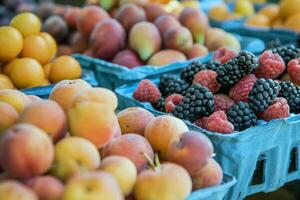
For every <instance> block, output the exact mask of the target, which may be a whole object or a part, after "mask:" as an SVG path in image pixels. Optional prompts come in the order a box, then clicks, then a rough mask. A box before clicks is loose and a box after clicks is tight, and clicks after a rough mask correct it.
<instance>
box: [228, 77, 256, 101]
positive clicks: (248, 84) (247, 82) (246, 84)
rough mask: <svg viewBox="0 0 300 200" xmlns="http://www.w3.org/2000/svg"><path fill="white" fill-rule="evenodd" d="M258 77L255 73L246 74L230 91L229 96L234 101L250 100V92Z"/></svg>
mask: <svg viewBox="0 0 300 200" xmlns="http://www.w3.org/2000/svg"><path fill="white" fill-rule="evenodd" d="M256 80H257V78H256V77H255V75H254V74H249V75H246V76H244V77H243V78H242V79H241V80H239V81H238V82H237V83H236V84H235V85H234V86H233V87H232V88H231V89H230V91H229V97H230V98H231V99H233V100H234V101H236V102H237V101H243V102H248V95H249V92H250V91H251V90H252V88H253V85H254V84H255V82H256Z"/></svg>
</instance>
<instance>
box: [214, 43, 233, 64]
mask: <svg viewBox="0 0 300 200" xmlns="http://www.w3.org/2000/svg"><path fill="white" fill-rule="evenodd" d="M235 56H236V53H235V52H234V51H232V50H230V49H227V48H225V47H224V48H220V49H218V50H217V51H216V52H215V53H214V57H213V59H214V60H218V61H220V63H221V64H224V63H226V62H227V61H228V60H230V59H232V58H234V57H235Z"/></svg>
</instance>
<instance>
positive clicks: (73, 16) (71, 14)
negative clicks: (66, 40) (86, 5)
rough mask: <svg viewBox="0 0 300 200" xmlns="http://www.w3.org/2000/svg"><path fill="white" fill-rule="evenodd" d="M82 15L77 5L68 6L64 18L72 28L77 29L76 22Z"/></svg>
mask: <svg viewBox="0 0 300 200" xmlns="http://www.w3.org/2000/svg"><path fill="white" fill-rule="evenodd" d="M79 15H80V8H77V7H69V8H67V10H66V12H65V14H64V19H65V21H66V22H67V24H68V25H69V27H70V28H72V29H76V23H77V20H78V18H79Z"/></svg>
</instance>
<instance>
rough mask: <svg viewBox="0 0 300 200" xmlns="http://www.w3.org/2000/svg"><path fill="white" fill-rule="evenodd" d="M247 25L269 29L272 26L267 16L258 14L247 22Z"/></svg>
mask: <svg viewBox="0 0 300 200" xmlns="http://www.w3.org/2000/svg"><path fill="white" fill-rule="evenodd" d="M246 25H248V26H257V27H269V26H270V25H271V24H270V20H269V18H268V17H267V16H265V15H263V14H256V15H254V16H252V17H250V18H249V19H247V20H246Z"/></svg>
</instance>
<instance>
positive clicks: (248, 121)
mask: <svg viewBox="0 0 300 200" xmlns="http://www.w3.org/2000/svg"><path fill="white" fill-rule="evenodd" d="M226 115H227V118H228V121H229V122H231V123H232V124H233V126H234V130H236V131H243V130H245V129H247V128H250V127H252V126H255V125H256V121H257V117H256V115H255V114H254V112H253V111H252V110H251V108H250V105H249V104H248V103H245V102H242V101H240V102H237V103H235V104H233V106H231V107H230V109H229V110H228V111H227V113H226Z"/></svg>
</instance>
